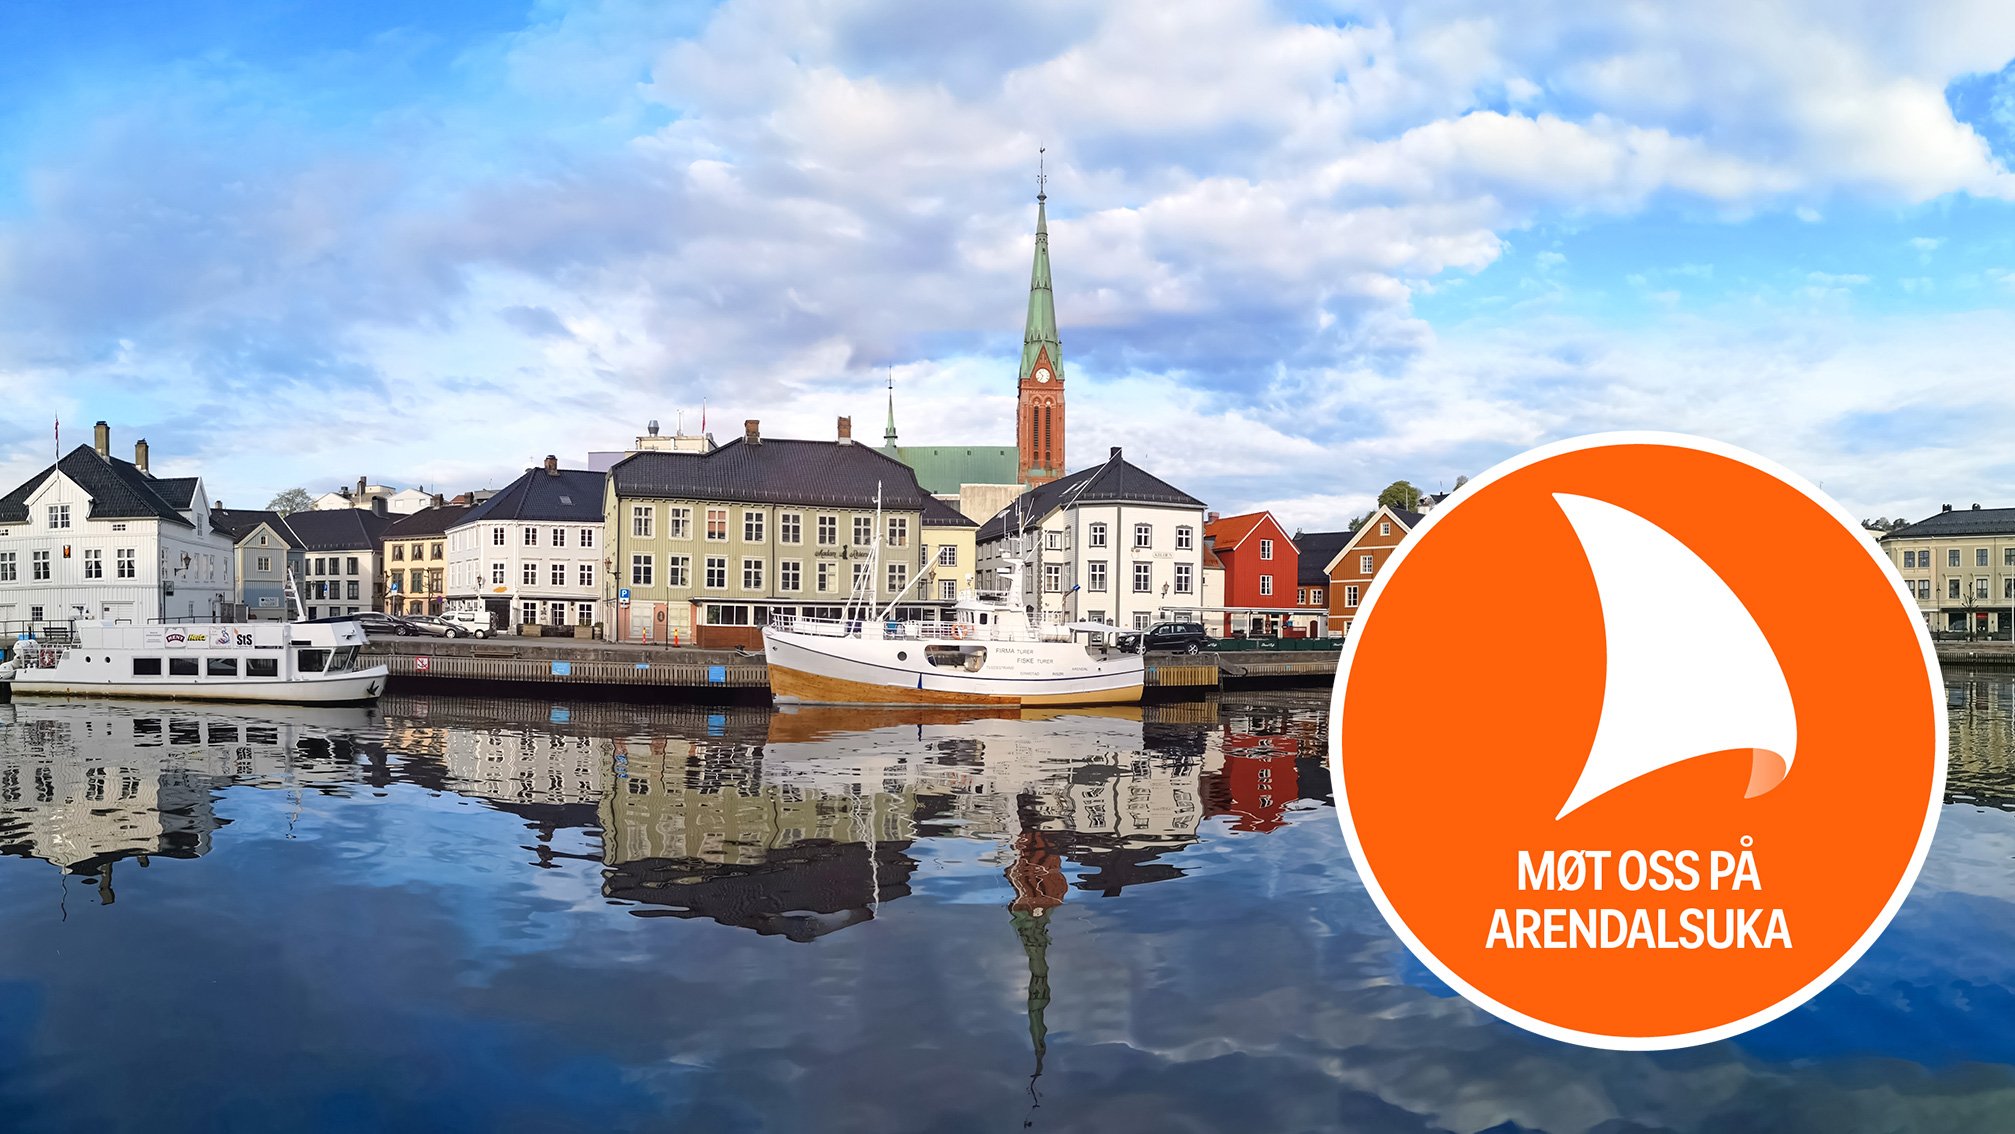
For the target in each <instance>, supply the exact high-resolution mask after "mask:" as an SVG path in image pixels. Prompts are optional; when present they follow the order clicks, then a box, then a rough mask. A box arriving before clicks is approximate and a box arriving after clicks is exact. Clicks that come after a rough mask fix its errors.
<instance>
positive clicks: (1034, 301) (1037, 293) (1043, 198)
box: [1017, 172, 1063, 382]
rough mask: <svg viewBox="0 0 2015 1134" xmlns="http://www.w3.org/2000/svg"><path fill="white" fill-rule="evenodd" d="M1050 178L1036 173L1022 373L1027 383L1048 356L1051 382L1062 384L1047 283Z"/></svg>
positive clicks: (1053, 302) (1059, 346) (1060, 356)
mask: <svg viewBox="0 0 2015 1134" xmlns="http://www.w3.org/2000/svg"><path fill="white" fill-rule="evenodd" d="M1048 187H1049V175H1048V173H1047V172H1042V173H1038V174H1036V193H1035V266H1034V267H1033V268H1032V269H1031V270H1030V272H1029V280H1028V323H1027V326H1026V327H1025V328H1024V330H1023V331H1022V348H1021V373H1020V374H1019V375H1018V376H1017V377H1018V379H1019V380H1022V381H1026V380H1027V379H1028V376H1029V374H1030V372H1032V371H1033V370H1034V369H1035V363H1036V359H1037V357H1039V356H1040V355H1043V354H1045V353H1047V354H1048V355H1049V365H1050V373H1051V376H1052V378H1053V380H1055V381H1058V382H1061V381H1063V343H1062V341H1061V340H1059V339H1058V338H1057V333H1056V298H1055V296H1054V295H1053V294H1052V293H1051V291H1050V282H1049V207H1048V205H1047V202H1048V201H1049V192H1048Z"/></svg>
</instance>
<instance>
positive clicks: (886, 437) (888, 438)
mask: <svg viewBox="0 0 2015 1134" xmlns="http://www.w3.org/2000/svg"><path fill="white" fill-rule="evenodd" d="M895 447H896V368H895V367H893V366H891V367H889V425H888V428H887V429H884V430H882V448H884V449H894V448H895Z"/></svg>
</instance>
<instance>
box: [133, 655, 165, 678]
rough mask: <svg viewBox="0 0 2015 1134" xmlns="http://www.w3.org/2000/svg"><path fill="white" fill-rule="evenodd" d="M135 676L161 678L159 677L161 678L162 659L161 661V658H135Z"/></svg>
mask: <svg viewBox="0 0 2015 1134" xmlns="http://www.w3.org/2000/svg"><path fill="white" fill-rule="evenodd" d="M133 676H135V677H159V676H161V659H160V658H134V659H133Z"/></svg>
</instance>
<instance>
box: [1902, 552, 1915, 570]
mask: <svg viewBox="0 0 2015 1134" xmlns="http://www.w3.org/2000/svg"><path fill="white" fill-rule="evenodd" d="M1903 566H1904V567H1905V568H1906V569H1908V568H1914V567H1916V566H1917V553H1916V552H1915V551H1906V552H1904V553H1903Z"/></svg>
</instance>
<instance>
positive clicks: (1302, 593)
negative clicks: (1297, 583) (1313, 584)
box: [1294, 587, 1308, 606]
mask: <svg viewBox="0 0 2015 1134" xmlns="http://www.w3.org/2000/svg"><path fill="white" fill-rule="evenodd" d="M1294 605H1296V606H1307V605H1308V588H1307V587H1296V588H1295V589H1294Z"/></svg>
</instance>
